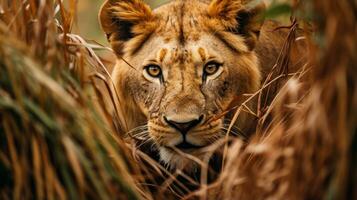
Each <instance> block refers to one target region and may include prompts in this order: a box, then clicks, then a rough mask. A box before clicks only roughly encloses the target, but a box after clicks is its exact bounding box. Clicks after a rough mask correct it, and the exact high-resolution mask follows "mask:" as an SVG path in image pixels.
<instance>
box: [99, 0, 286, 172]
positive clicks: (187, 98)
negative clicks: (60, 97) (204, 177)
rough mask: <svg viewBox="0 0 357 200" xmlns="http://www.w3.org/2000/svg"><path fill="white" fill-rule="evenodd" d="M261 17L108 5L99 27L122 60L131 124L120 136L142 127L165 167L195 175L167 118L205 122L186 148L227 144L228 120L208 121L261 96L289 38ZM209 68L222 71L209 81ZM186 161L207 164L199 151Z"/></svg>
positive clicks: (226, 7)
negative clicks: (156, 74)
mask: <svg viewBox="0 0 357 200" xmlns="http://www.w3.org/2000/svg"><path fill="white" fill-rule="evenodd" d="M262 9H263V7H262V6H257V7H254V8H248V7H246V6H244V5H243V3H242V1H239V0H213V1H212V2H210V3H205V2H203V1H199V0H187V1H186V0H177V1H173V2H171V3H169V4H166V5H163V6H161V7H160V8H158V9H156V10H154V11H151V10H150V9H149V8H148V6H146V5H145V4H143V3H142V2H141V1H139V0H121V1H119V0H118V1H115V0H110V1H107V2H106V3H105V4H104V5H103V7H102V10H101V13H100V21H101V24H102V27H103V30H104V31H105V32H106V34H107V35H108V39H109V41H110V43H111V45H112V47H113V49H114V50H115V52H116V53H117V55H118V58H119V59H118V60H117V64H116V67H115V68H114V71H113V78H114V84H115V85H116V88H117V92H118V94H119V99H120V106H121V109H122V110H123V113H124V115H125V119H126V123H125V124H126V126H123V127H122V129H123V131H125V132H127V131H130V130H133V129H134V130H139V129H138V128H137V127H140V126H141V128H142V129H140V130H143V131H142V132H141V134H143V133H144V132H145V131H148V132H147V137H148V140H150V141H151V142H153V144H154V145H155V146H156V147H157V149H158V151H159V153H160V159H161V160H162V161H163V162H164V163H166V164H168V165H170V166H171V167H173V168H177V167H193V166H192V162H189V161H188V160H187V159H185V158H184V157H182V156H180V155H179V154H177V153H175V152H174V151H172V150H171V147H174V146H175V145H177V144H179V143H181V142H182V141H183V136H182V135H181V134H180V133H179V132H178V131H177V130H175V129H174V128H172V127H170V126H169V125H168V123H167V122H165V120H164V118H169V119H172V120H175V121H177V122H186V121H190V120H192V119H198V117H199V116H204V117H203V120H202V122H201V123H200V124H199V125H197V126H195V127H194V128H192V129H190V131H189V132H188V133H187V134H186V140H187V142H189V143H191V144H194V145H197V146H207V145H209V144H211V143H212V142H214V141H215V140H217V139H219V138H222V137H223V136H224V134H223V133H224V130H223V129H222V127H223V125H224V121H223V119H218V120H213V121H212V120H211V119H212V118H215V117H216V116H218V115H220V114H221V113H222V112H224V111H225V110H226V109H228V107H229V106H230V105H232V104H239V103H242V101H243V100H244V98H243V94H246V93H253V92H255V91H256V90H257V89H258V88H259V86H260V82H261V76H265V74H261V72H260V71H263V72H264V73H265V72H266V71H267V69H268V68H270V67H271V66H272V65H273V62H274V61H275V59H276V57H277V55H278V49H279V48H281V45H282V40H283V39H284V37H285V36H286V33H284V34H283V33H279V34H278V35H276V34H275V33H274V32H273V31H271V30H270V29H271V28H272V26H271V24H269V23H265V24H264V25H263V26H261V25H262V23H261V22H262V21H261V20H260V18H259V14H260V13H261V11H262ZM241 17H246V18H244V19H243V18H241ZM123 28H124V29H123ZM260 29H261V30H262V31H261V32H262V33H261V34H260V35H261V36H262V37H261V38H262V40H260V39H259V40H258V36H259V31H260ZM269 39H270V40H269ZM121 57H123V58H124V59H125V60H126V61H127V62H128V63H130V65H131V67H129V66H128V65H127V64H126V63H125V62H124V61H123V60H122V59H120V58H121ZM212 60H214V61H217V62H219V63H223V64H222V67H221V68H220V71H219V73H217V74H216V76H213V75H212V76H208V77H207V79H206V80H204V79H203V69H204V66H205V64H206V63H207V62H210V61H212ZM148 64H155V65H159V66H160V67H161V69H162V75H163V79H162V80H159V79H157V78H156V79H155V78H152V77H150V76H148V75H147V74H146V72H145V66H147V65H148ZM247 124H248V122H247V121H246V118H245V116H244V114H242V116H241V117H240V118H239V120H238V121H237V122H236V127H239V128H240V129H242V130H244V129H245V127H246V125H247ZM145 125H147V130H146V126H145ZM135 128H137V129H135ZM187 153H190V154H192V155H195V156H198V157H201V156H202V152H201V151H200V150H187Z"/></svg>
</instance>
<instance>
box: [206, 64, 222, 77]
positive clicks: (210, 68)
mask: <svg viewBox="0 0 357 200" xmlns="http://www.w3.org/2000/svg"><path fill="white" fill-rule="evenodd" d="M220 67H221V64H219V63H217V62H214V61H212V62H209V63H207V64H206V65H205V68H204V73H205V75H207V76H209V75H213V74H215V73H216V72H217V71H218V69H219V68H220Z"/></svg>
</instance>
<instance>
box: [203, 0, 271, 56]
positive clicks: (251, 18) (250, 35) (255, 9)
mask: <svg viewBox="0 0 357 200" xmlns="http://www.w3.org/2000/svg"><path fill="white" fill-rule="evenodd" d="M246 2H247V1H246V0H245V1H244V0H213V1H212V2H211V3H210V5H209V7H208V14H209V16H210V17H214V18H217V19H219V20H220V21H221V22H222V24H223V26H224V27H225V28H226V30H227V31H230V32H233V33H237V34H239V35H242V36H243V37H244V38H245V41H246V44H247V46H248V48H249V49H250V50H252V49H254V47H255V45H256V43H257V41H258V37H259V34H260V28H261V26H262V24H263V22H264V19H263V15H264V11H265V4H264V3H260V4H258V5H254V6H252V5H249V4H248V5H247V4H246Z"/></svg>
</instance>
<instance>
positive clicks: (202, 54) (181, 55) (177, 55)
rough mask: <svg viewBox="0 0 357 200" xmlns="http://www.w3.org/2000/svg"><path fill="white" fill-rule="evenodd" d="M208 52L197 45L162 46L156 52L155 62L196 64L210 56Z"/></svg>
mask: <svg viewBox="0 0 357 200" xmlns="http://www.w3.org/2000/svg"><path fill="white" fill-rule="evenodd" d="M209 52H210V51H209V50H208V49H207V48H206V47H204V46H199V45H195V44H194V45H187V46H172V47H170V46H164V47H160V48H158V49H157V50H156V52H155V53H154V54H155V57H156V60H157V61H159V62H161V63H167V64H170V65H173V64H190V63H193V64H196V63H202V62H205V61H206V60H207V58H208V57H209V56H210V53H209Z"/></svg>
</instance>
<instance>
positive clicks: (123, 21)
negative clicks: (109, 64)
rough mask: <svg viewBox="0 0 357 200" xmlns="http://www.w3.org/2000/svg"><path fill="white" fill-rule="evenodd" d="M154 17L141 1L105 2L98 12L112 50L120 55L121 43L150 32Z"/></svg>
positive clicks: (115, 0)
mask: <svg viewBox="0 0 357 200" xmlns="http://www.w3.org/2000/svg"><path fill="white" fill-rule="evenodd" d="M154 18H155V17H154V15H153V13H152V11H151V9H150V7H149V6H148V5H146V4H145V3H144V2H142V1H141V0H107V1H105V3H104V4H103V5H102V7H101V9H100V12H99V21H100V24H101V27H102V29H103V31H104V32H105V33H106V35H107V38H108V41H109V42H110V43H111V45H112V47H113V49H114V50H115V51H116V52H117V53H119V54H121V51H122V48H123V43H124V42H126V41H128V40H130V39H132V38H133V37H135V36H138V35H142V34H145V33H148V32H150V31H151V30H150V27H152V22H153V21H154Z"/></svg>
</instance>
